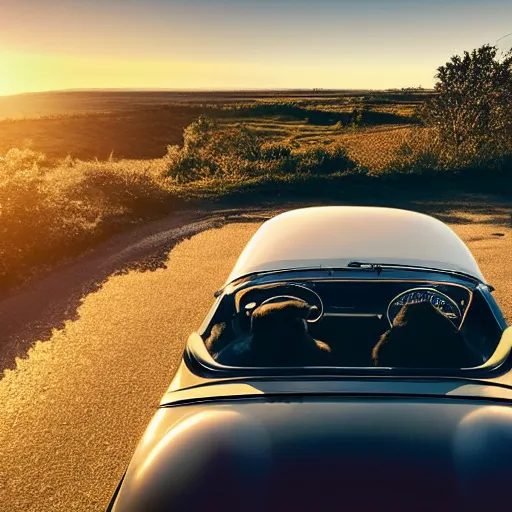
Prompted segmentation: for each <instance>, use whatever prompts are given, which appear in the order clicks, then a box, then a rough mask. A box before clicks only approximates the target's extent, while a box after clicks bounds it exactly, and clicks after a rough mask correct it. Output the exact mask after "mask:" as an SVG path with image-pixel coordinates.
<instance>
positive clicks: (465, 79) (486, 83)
mask: <svg viewBox="0 0 512 512" xmlns="http://www.w3.org/2000/svg"><path fill="white" fill-rule="evenodd" d="M497 52H498V49H497V48H496V47H494V46H489V45H485V46H482V47H481V48H478V49H476V50H473V51H472V52H471V53H469V52H464V54H463V55H462V56H454V57H452V58H451V60H450V62H448V63H447V64H445V65H444V66H440V67H439V68H438V69H437V74H436V78H437V83H436V85H435V92H436V95H435V96H434V97H432V98H431V99H429V100H428V101H427V102H426V103H425V104H424V105H423V106H422V107H420V109H419V117H420V119H421V120H422V121H423V122H424V123H425V124H426V125H427V126H428V127H430V128H432V129H433V130H434V131H435V134H436V136H437V138H438V141H439V143H440V146H439V150H440V157H441V158H442V159H443V160H445V161H448V162H450V163H451V166H455V167H457V168H460V167H464V166H474V165H479V164H485V165H489V164H492V163H493V162H499V161H500V159H501V158H502V157H503V155H506V154H507V153H509V152H510V148H511V143H512V109H511V108H510V106H511V105H512V53H510V52H509V53H508V54H506V55H504V56H503V57H502V58H498V54H497Z"/></svg>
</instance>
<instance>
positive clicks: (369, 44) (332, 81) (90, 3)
mask: <svg viewBox="0 0 512 512" xmlns="http://www.w3.org/2000/svg"><path fill="white" fill-rule="evenodd" d="M510 32H512V1H510V0H485V1H475V0H423V1H416V0H245V1H244V0H222V1H221V0H0V95H5V94H17V93H23V92H33V91H49V90H60V89H76V88H80V89H81V88H140V89H145V88H165V89H260V88H267V89H272V88H299V89H300V88H334V89H355V88H364V89H384V88H394V87H417V86H423V87H432V86H433V84H434V75H435V70H436V68H437V67H438V66H440V65H442V64H444V63H445V62H447V61H448V60H449V58H450V56H452V55H454V54H460V53H461V52H462V51H464V50H471V49H473V48H476V47H478V46H481V45H482V44H486V43H489V44H494V43H495V42H496V40H497V39H498V38H500V37H501V36H503V35H505V34H507V33H510ZM500 44H502V45H506V44H509V45H511V46H512V36H511V37H510V38H505V39H504V40H502V42H501V43H500Z"/></svg>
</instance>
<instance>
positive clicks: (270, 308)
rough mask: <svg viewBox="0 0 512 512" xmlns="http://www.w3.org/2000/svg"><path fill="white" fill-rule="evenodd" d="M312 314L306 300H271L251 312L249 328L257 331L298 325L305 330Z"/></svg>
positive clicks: (254, 331)
mask: <svg viewBox="0 0 512 512" xmlns="http://www.w3.org/2000/svg"><path fill="white" fill-rule="evenodd" d="M311 314H312V308H311V306H309V305H308V304H307V303H306V302H302V301H298V300H284V301H282V302H272V303H269V304H263V305H261V306H259V307H257V308H256V309H255V310H254V312H253V313H252V317H251V330H252V331H253V333H257V332H259V331H260V330H267V329H268V330H274V329H279V328H280V327H283V328H285V329H289V328H290V326H292V325H293V326H300V327H299V328H300V329H301V330H304V331H306V330H307V327H306V322H305V320H307V319H308V318H309V316H310V315H311Z"/></svg>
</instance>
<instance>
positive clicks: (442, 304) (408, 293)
mask: <svg viewBox="0 0 512 512" xmlns="http://www.w3.org/2000/svg"><path fill="white" fill-rule="evenodd" d="M236 295H237V297H236V298H235V303H236V309H237V312H241V311H243V310H244V308H246V307H249V308H254V307H255V306H257V305H259V304H261V303H262V302H263V301H265V300H267V299H268V298H269V297H271V296H278V295H285V296H291V297H298V298H300V299H302V300H305V301H306V302H308V303H309V304H310V305H313V306H316V307H317V308H318V311H319V312H320V314H319V316H318V317H317V318H315V319H314V320H313V321H318V320H320V318H321V317H378V318H385V319H386V320H387V321H388V322H389V324H390V325H391V324H392V323H393V320H394V319H395V317H396V315H397V314H398V313H399V311H400V310H401V308H402V307H403V306H404V305H406V304H413V303H418V302H430V303H431V304H432V305H433V306H434V307H435V308H436V309H438V310H439V311H440V312H441V313H442V314H443V315H445V316H446V317H447V318H449V319H450V320H451V321H452V322H453V324H454V325H455V327H457V328H459V329H460V327H461V326H462V323H463V321H464V317H465V312H466V310H467V308H468V307H469V305H470V303H471V299H472V292H471V291H470V290H469V289H468V288H466V287H464V286H461V285H458V284H446V283H435V282H421V281H396V280H390V281H372V280H361V281H354V280H350V281H348V280H347V281H332V280H330V281H328V280H324V281H320V280H319V281H301V282H293V283H292V282H283V283H273V284H271V285H260V286H254V287H250V288H247V289H244V290H241V291H239V292H238V293H237V294H236Z"/></svg>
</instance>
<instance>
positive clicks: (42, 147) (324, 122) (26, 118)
mask: <svg viewBox="0 0 512 512" xmlns="http://www.w3.org/2000/svg"><path fill="white" fill-rule="evenodd" d="M429 94H430V93H428V92H417V91H412V92H407V91H405V92H389V91H388V92H382V91H381V92H379V91H323V90H320V91H311V90H310V91H256V92H254V91H250V92H243V91H242V92H130V91H88V92H53V93H39V94H25V95H19V96H9V97H0V155H2V154H4V153H6V152H7V151H8V150H9V149H10V148H13V147H27V146H30V147H31V148H33V149H34V150H36V151H40V152H43V153H45V154H46V155H47V156H48V157H49V158H54V159H59V158H64V157H66V156H67V155H71V156H73V157H75V158H79V159H84V160H87V159H95V158H97V159H99V160H104V159H106V158H108V157H109V156H110V155H111V154H113V156H114V158H128V159H152V158H160V157H162V156H163V155H164V154H165V153H166V148H167V145H169V144H181V143H182V132H183V129H184V128H185V127H186V126H187V125H189V124H190V123H191V122H192V121H193V120H194V119H196V118H197V117H198V116H199V115H200V114H202V113H205V114H208V115H210V116H212V117H214V118H217V119H218V120H219V123H220V124H224V125H233V124H237V123H244V124H246V125H247V126H249V127H251V128H253V129H254V130H256V131H257V133H258V134H260V135H262V136H263V137H265V138H266V139H267V140H268V141H283V142H289V143H292V144H294V145H311V144H315V145H316V144H321V145H329V144H331V143H342V144H344V145H346V147H347V149H348V150H349V152H350V153H351V156H353V158H356V159H360V160H361V161H362V163H365V164H366V165H372V166H375V167H378V166H379V165H381V164H383V163H385V162H386V161H387V160H389V152H390V151H391V153H392V152H393V151H394V149H395V148H396V147H397V145H399V144H400V143H401V141H402V139H403V137H404V135H405V134H406V133H407V130H408V127H409V124H410V123H411V121H412V116H413V114H414V110H415V108H416V106H417V105H418V104H420V103H421V102H422V101H424V99H425V98H426V97H428V95H429ZM355 111H358V112H360V111H361V112H362V111H364V114H363V118H362V123H361V126H360V127H359V128H358V129H357V130H354V129H352V128H351V127H350V126H349V125H351V116H352V115H353V114H352V113H353V112H355Z"/></svg>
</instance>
